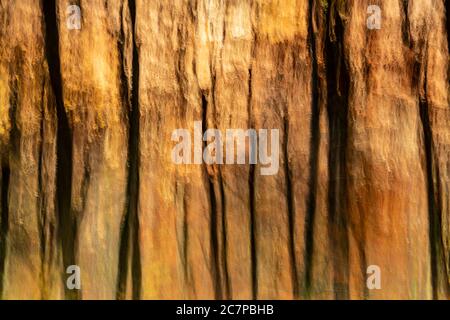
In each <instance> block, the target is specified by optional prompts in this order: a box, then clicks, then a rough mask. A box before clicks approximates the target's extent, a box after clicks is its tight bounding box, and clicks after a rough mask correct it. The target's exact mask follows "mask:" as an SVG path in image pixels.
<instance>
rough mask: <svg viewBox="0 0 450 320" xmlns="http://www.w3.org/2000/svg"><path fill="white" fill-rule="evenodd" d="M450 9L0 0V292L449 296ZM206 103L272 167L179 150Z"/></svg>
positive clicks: (209, 122) (424, 0)
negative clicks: (271, 136) (255, 144)
mask: <svg viewBox="0 0 450 320" xmlns="http://www.w3.org/2000/svg"><path fill="white" fill-rule="evenodd" d="M71 5H72V6H73V5H76V6H78V7H79V8H80V9H81V28H79V29H72V28H69V27H68V23H67V21H68V19H70V18H71V17H69V14H71V13H70V12H69V11H68V10H67V9H68V7H69V6H71ZM370 5H376V6H378V7H379V8H380V9H381V12H380V17H381V27H380V28H375V29H372V28H368V22H367V19H369V18H370V15H371V13H370V12H368V7H369V6H370ZM449 10H450V1H448V0H409V1H408V0H347V1H344V0H170V1H167V0H108V1H106V0H85V1H82V0H39V1H37V0H0V165H1V170H0V298H1V299H449V298H450V106H449V101H450V90H449V74H450V71H449V70H450V69H449V43H448V42H449V32H450V26H449V15H450V13H449ZM198 121H200V122H201V123H202V130H203V131H205V130H207V129H217V130H219V131H221V132H225V131H226V130H227V129H231V128H236V129H244V130H247V129H250V128H251V129H256V130H258V129H278V130H279V133H280V134H279V170H278V171H277V173H276V174H273V175H262V174H261V169H262V167H263V164H261V163H256V164H255V163H248V161H247V164H234V165H231V164H205V163H202V164H182V165H177V164H175V163H174V162H173V160H172V158H171V154H172V149H173V148H174V146H175V145H176V143H175V142H174V141H173V140H172V133H173V131H174V130H175V129H178V128H186V129H188V130H189V132H194V131H195V130H194V123H196V122H198ZM71 265H77V266H79V268H80V275H81V289H79V290H72V289H70V288H68V286H67V285H66V280H67V278H68V277H69V276H70V274H68V273H67V272H66V270H67V267H68V266H71ZM373 265H375V266H378V267H379V270H380V271H381V288H379V289H371V288H369V287H368V286H367V283H366V282H367V278H368V277H369V276H370V274H368V273H367V270H368V267H369V266H373Z"/></svg>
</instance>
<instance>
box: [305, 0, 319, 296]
mask: <svg viewBox="0 0 450 320" xmlns="http://www.w3.org/2000/svg"><path fill="white" fill-rule="evenodd" d="M313 10H314V5H313V0H310V1H309V22H308V43H309V50H310V56H311V64H312V74H311V88H312V93H311V138H310V148H309V149H310V158H309V190H308V196H307V203H306V206H307V209H306V217H305V258H304V259H305V286H306V290H310V289H311V281H312V278H311V277H312V268H313V254H314V220H315V213H316V190H317V179H318V158H319V141H320V128H319V105H318V101H319V91H318V90H319V89H318V86H319V83H318V71H317V70H318V65H317V59H316V39H315V34H314V27H313V23H314V18H313V15H314V12H313Z"/></svg>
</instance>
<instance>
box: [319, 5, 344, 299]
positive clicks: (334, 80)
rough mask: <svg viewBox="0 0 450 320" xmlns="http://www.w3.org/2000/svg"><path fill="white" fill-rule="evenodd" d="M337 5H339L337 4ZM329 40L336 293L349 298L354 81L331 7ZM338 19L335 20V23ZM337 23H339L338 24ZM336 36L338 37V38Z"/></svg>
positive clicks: (331, 213) (331, 211)
mask: <svg viewBox="0 0 450 320" xmlns="http://www.w3.org/2000/svg"><path fill="white" fill-rule="evenodd" d="M333 5H336V3H333ZM327 19H328V23H327V25H328V26H329V28H330V29H329V32H328V33H327V37H326V41H325V52H326V59H325V61H327V63H328V64H327V87H328V88H327V93H328V101H327V109H328V117H329V135H330V137H329V141H330V142H329V143H330V148H329V156H328V159H329V160H328V161H329V166H328V170H329V179H330V180H329V189H328V192H329V193H328V202H329V225H330V242H331V244H332V245H333V246H334V248H333V251H334V262H333V263H334V273H335V274H334V291H335V295H336V298H337V299H348V297H349V295H348V289H349V288H348V272H349V270H348V258H349V256H348V238H347V216H346V201H345V196H346V190H347V182H346V180H347V179H346V149H347V128H348V119H347V116H348V85H349V83H350V78H349V74H348V71H347V70H346V66H345V60H344V58H343V54H344V53H343V48H342V43H343V25H342V21H341V20H340V17H339V14H338V13H337V12H336V8H334V10H333V8H330V11H329V15H328V18H327ZM334 19H335V20H334ZM334 23H336V24H335V25H334ZM332 32H334V33H332ZM334 37H335V38H334Z"/></svg>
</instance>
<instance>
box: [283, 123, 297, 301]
mask: <svg viewBox="0 0 450 320" xmlns="http://www.w3.org/2000/svg"><path fill="white" fill-rule="evenodd" d="M283 126H284V150H283V156H284V171H285V179H286V180H285V184H286V202H287V209H288V219H289V257H290V260H291V261H290V262H291V263H290V265H291V270H290V271H291V277H292V291H293V296H294V298H297V297H298V295H299V286H298V273H297V262H296V256H295V236H294V234H295V208H294V190H293V184H292V172H291V169H290V168H289V150H288V146H289V120H288V119H287V118H286V117H284V119H283Z"/></svg>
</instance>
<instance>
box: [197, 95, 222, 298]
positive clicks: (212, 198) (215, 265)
mask: <svg viewBox="0 0 450 320" xmlns="http://www.w3.org/2000/svg"><path fill="white" fill-rule="evenodd" d="M207 114H208V100H207V97H206V95H205V93H202V123H203V126H204V129H203V130H204V131H206V130H208V122H207ZM203 144H204V146H203V147H204V148H206V142H205V141H204V142H203ZM204 171H205V173H206V176H207V179H208V190H209V202H210V205H211V208H210V210H211V211H210V219H211V221H210V223H211V225H210V237H211V248H210V251H211V264H212V265H211V268H212V274H213V279H214V287H215V288H214V289H215V298H216V299H222V281H221V277H220V273H219V270H220V265H219V263H220V261H219V239H218V237H219V235H218V233H217V232H218V231H217V223H218V221H217V199H216V191H215V188H214V181H213V179H212V178H211V177H209V175H208V170H207V166H206V164H204Z"/></svg>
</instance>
